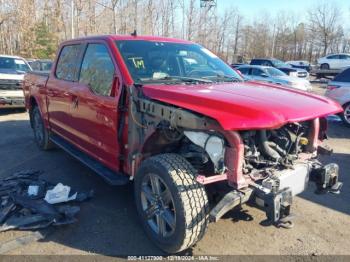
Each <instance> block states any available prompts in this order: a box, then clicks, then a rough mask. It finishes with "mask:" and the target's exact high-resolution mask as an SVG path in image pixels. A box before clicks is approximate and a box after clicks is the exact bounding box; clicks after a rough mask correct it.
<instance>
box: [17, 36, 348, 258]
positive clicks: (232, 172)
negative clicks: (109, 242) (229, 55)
mask: <svg viewBox="0 0 350 262" xmlns="http://www.w3.org/2000/svg"><path fill="white" fill-rule="evenodd" d="M23 89H24V94H25V104H26V108H27V109H28V112H29V115H30V123H31V126H32V128H33V131H34V138H35V141H36V143H37V145H38V146H39V147H40V148H41V149H43V150H47V149H49V148H51V147H52V145H53V144H55V145H57V146H59V147H61V148H63V149H64V150H66V151H67V152H68V153H70V154H71V155H73V156H74V157H76V158H77V159H79V160H80V161H82V162H83V163H84V164H86V165H87V166H89V167H90V168H92V169H93V170H94V171H95V172H96V173H97V174H99V175H100V176H102V177H103V178H104V179H105V180H106V181H107V182H109V183H110V184H112V185H124V184H126V183H129V182H131V181H132V182H133V184H134V194H135V201H136V208H137V210H138V213H139V216H140V220H141V223H142V225H143V227H144V229H145V232H146V233H147V235H148V236H149V237H150V239H152V240H153V241H154V243H155V244H157V245H158V246H159V247H160V248H161V249H163V250H165V251H166V252H169V253H175V252H179V251H181V250H184V249H187V248H189V247H191V246H192V245H194V244H195V243H196V242H197V241H199V240H200V239H201V238H202V237H203V235H204V233H205V231H206V228H207V225H208V224H209V222H216V221H217V220H218V219H220V217H222V216H223V215H224V214H225V213H226V212H227V211H229V210H231V209H233V208H234V207H236V206H239V205H243V204H244V203H246V202H250V203H254V204H255V205H256V206H257V207H260V208H262V209H263V210H264V211H265V212H266V215H267V218H268V220H269V221H270V222H271V224H273V225H276V226H278V227H290V226H291V225H292V224H291V223H292V221H291V213H290V208H291V205H292V199H293V197H294V196H295V195H297V194H299V193H301V192H302V191H304V189H305V188H306V186H307V183H308V182H309V180H310V181H314V182H315V183H316V185H317V191H318V192H333V193H338V192H339V189H340V187H341V183H340V182H339V181H338V166H337V165H336V164H328V165H326V166H323V165H322V164H321V163H320V162H319V161H318V160H317V155H318V152H320V153H330V151H331V150H330V149H328V148H326V147H323V146H322V145H321V141H322V140H323V139H325V138H326V129H327V121H326V119H325V116H327V115H330V114H336V113H339V112H341V110H342V108H341V107H340V106H339V105H338V104H337V103H336V102H333V101H331V100H329V99H327V98H325V97H320V96H317V95H313V94H310V93H306V92H303V91H300V90H295V89H291V88H288V87H284V86H277V85H273V84H266V83H258V82H253V81H251V82H245V81H243V79H242V78H241V76H240V75H239V74H238V73H237V72H235V71H234V70H233V69H232V68H230V67H229V66H228V65H227V64H226V63H224V62H223V61H221V60H220V59H219V58H218V57H217V56H216V55H215V54H213V53H212V52H210V51H209V50H207V49H205V48H204V47H202V46H200V45H198V44H195V43H192V42H189V41H184V40H178V39H170V38H161V37H144V36H136V35H132V36H117V35H109V36H94V37H87V38H80V39H74V40H69V41H66V42H64V43H62V44H61V46H60V48H59V51H58V53H57V58H56V60H55V62H54V64H53V66H52V70H51V72H50V73H49V74H44V73H35V72H33V73H29V74H27V75H26V76H25V79H24V83H23Z"/></svg>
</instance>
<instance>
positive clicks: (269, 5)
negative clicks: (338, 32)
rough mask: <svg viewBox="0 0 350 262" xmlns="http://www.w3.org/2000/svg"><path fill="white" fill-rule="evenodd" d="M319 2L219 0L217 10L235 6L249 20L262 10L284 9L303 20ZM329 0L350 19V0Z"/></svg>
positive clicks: (316, 0)
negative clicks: (309, 10)
mask: <svg viewBox="0 0 350 262" xmlns="http://www.w3.org/2000/svg"><path fill="white" fill-rule="evenodd" d="M317 2H320V0H217V10H218V11H219V12H224V11H225V9H226V8H229V7H230V6H235V7H237V8H238V9H239V10H240V11H241V13H242V14H243V15H244V17H245V18H246V19H249V20H252V19H254V17H255V16H256V15H258V14H259V13H260V12H261V11H263V12H264V13H270V14H271V15H272V16H274V15H276V14H277V13H278V12H279V11H281V10H284V11H288V12H293V13H295V14H297V15H298V16H300V18H301V20H303V17H305V16H306V13H307V10H308V9H309V8H310V7H311V6H313V5H315V4H317ZM327 2H334V3H335V4H336V5H337V6H338V7H339V8H340V9H341V10H342V12H343V15H344V16H347V17H349V19H350V0H328V1H327ZM348 21H349V20H348Z"/></svg>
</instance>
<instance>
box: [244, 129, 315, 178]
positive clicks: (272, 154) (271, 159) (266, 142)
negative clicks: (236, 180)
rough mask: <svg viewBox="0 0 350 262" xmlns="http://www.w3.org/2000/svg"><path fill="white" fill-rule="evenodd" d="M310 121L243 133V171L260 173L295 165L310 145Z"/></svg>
mask: <svg viewBox="0 0 350 262" xmlns="http://www.w3.org/2000/svg"><path fill="white" fill-rule="evenodd" d="M309 132H310V123H309V122H303V123H292V124H287V125H285V126H283V127H281V128H279V129H275V130H257V131H245V132H242V133H241V135H242V139H243V141H244V160H245V162H244V168H243V173H244V174H250V175H251V176H253V177H254V176H260V175H263V174H262V173H268V172H269V170H271V169H277V170H282V169H286V168H292V167H293V165H294V163H295V161H296V160H298V157H299V154H300V153H302V152H306V146H307V145H308V144H309V140H308V137H309Z"/></svg>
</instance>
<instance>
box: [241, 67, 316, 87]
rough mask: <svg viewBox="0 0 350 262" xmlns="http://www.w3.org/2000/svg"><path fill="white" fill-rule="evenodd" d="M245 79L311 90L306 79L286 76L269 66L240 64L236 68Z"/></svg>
mask: <svg viewBox="0 0 350 262" xmlns="http://www.w3.org/2000/svg"><path fill="white" fill-rule="evenodd" d="M237 69H238V70H239V71H240V72H241V73H242V74H243V75H244V77H245V79H246V80H258V81H264V82H269V83H274V84H279V85H285V86H289V87H292V88H296V89H300V90H303V91H311V89H312V87H311V84H310V82H309V81H308V80H306V79H301V78H298V77H292V76H288V75H287V74H285V73H284V72H282V71H281V70H278V69H277V68H274V67H269V66H251V65H247V66H240V67H238V68H237Z"/></svg>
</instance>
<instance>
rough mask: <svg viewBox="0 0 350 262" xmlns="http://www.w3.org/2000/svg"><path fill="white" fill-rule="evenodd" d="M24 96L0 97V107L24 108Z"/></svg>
mask: <svg viewBox="0 0 350 262" xmlns="http://www.w3.org/2000/svg"><path fill="white" fill-rule="evenodd" d="M24 107H25V105H24V97H0V108H24Z"/></svg>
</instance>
